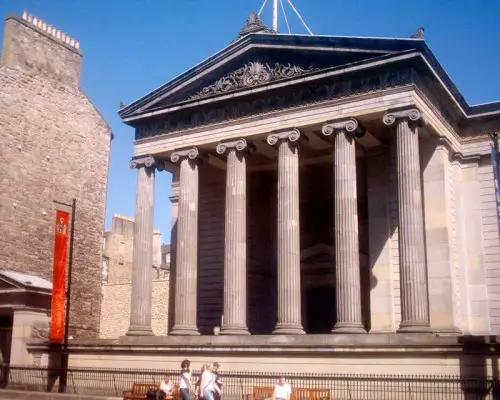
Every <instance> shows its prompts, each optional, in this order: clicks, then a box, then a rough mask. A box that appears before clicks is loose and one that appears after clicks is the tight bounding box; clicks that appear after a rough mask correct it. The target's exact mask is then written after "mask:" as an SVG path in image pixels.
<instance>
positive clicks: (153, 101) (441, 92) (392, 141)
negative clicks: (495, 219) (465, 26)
mask: <svg viewBox="0 0 500 400" xmlns="http://www.w3.org/2000/svg"><path fill="white" fill-rule="evenodd" d="M255 17H256V16H251V17H249V20H248V21H247V24H246V25H245V27H244V28H243V29H242V33H241V36H240V38H239V39H238V40H237V41H235V42H233V43H232V44H231V45H229V46H228V47H227V48H226V49H224V50H223V51H222V52H221V53H218V54H217V55H215V56H213V57H212V58H210V59H208V60H207V61H205V62H204V63H202V64H200V65H199V66H197V67H195V68H194V69H193V70H191V71H188V72H186V73H185V74H184V75H181V76H180V77H179V78H177V79H176V80H174V81H172V82H169V83H167V84H166V85H164V86H162V87H160V88H159V89H157V90H156V91H154V92H152V93H150V94H148V95H146V96H144V97H143V98H141V99H139V100H138V101H136V102H134V103H132V104H131V105H129V106H126V107H125V108H123V109H122V110H121V111H120V115H121V116H122V118H123V120H124V121H125V122H126V123H127V124H129V125H131V126H133V127H135V129H136V142H135V146H134V157H133V159H132V162H131V166H132V167H134V168H137V169H138V181H137V217H136V220H137V221H138V223H137V224H136V235H137V238H139V240H135V241H134V246H135V247H134V271H135V272H134V283H133V294H132V313H131V323H130V330H129V332H128V335H130V336H134V335H135V336H144V335H150V334H151V327H150V325H151V317H150V315H151V300H150V298H151V289H150V288H149V287H148V282H149V279H148V277H147V274H148V273H150V268H149V269H148V268H147V267H146V266H147V265H149V264H151V261H150V258H151V251H150V250H149V249H150V248H151V246H152V244H151V243H150V242H151V237H152V235H151V234H150V231H151V230H152V229H153V228H152V218H153V215H154V207H155V206H156V207H165V206H167V205H165V204H161V205H158V204H156V205H155V204H153V201H152V199H153V197H154V177H155V171H158V170H166V171H169V172H171V173H172V174H173V176H174V179H173V184H172V197H171V202H172V249H173V250H172V267H171V268H172V276H171V278H172V279H171V282H172V287H171V293H172V294H173V295H172V298H171V301H170V303H171V304H170V308H171V312H170V313H169V318H170V325H171V327H170V328H171V329H170V330H169V335H174V336H176V335H193V336H197V335H200V334H201V335H213V334H214V333H217V332H220V334H221V335H227V336H231V335H303V334H312V333H314V334H318V333H323V334H333V335H335V334H344V335H345V334H347V335H350V334H366V333H370V334H373V333H391V334H394V335H397V334H402V333H410V334H411V333H418V334H423V333H427V334H431V333H434V334H452V335H456V334H460V333H475V332H476V333H479V332H481V331H484V329H486V326H488V324H489V322H488V321H489V315H487V314H488V312H487V311H479V304H480V303H478V301H480V300H479V297H477V293H478V292H477V290H478V288H480V287H484V289H485V290H489V289H487V285H486V282H485V281H484V279H483V280H481V279H482V278H478V276H477V275H475V276H474V277H472V276H471V272H470V270H469V266H468V264H467V261H466V260H467V259H471V260H472V259H475V260H477V259H478V258H477V255H478V248H477V247H474V248H471V247H470V245H469V244H470V243H471V240H472V241H473V240H474V239H473V238H472V237H471V235H472V233H471V232H473V230H474V229H476V231H477V229H479V230H481V229H484V228H481V223H482V222H481V217H480V215H476V216H472V215H470V212H469V211H465V210H466V209H467V200H465V197H463V196H467V194H466V193H465V192H464V188H465V186H466V185H467V182H469V181H468V180H467V179H468V178H465V175H463V174H464V173H465V174H467V177H468V176H469V175H468V174H469V173H470V171H473V170H478V168H481V165H482V164H481V163H483V161H481V160H483V158H482V157H483V153H484V150H481V144H480V143H485V141H486V140H487V137H486V136H485V134H486V133H487V131H488V130H489V129H492V128H493V127H495V126H497V125H498V122H499V120H498V116H496V117H491V115H490V114H488V115H489V116H488V117H487V118H486V117H484V119H482V120H481V118H483V117H481V116H480V115H481V110H482V109H480V108H481V107H480V106H477V107H478V108H476V109H475V110H476V111H474V113H475V115H477V116H472V114H471V113H472V111H471V110H473V109H474V106H468V105H467V104H466V103H465V102H464V100H463V98H462V97H461V96H459V95H458V94H457V93H458V91H457V89H456V88H455V87H454V86H453V84H452V83H451V81H450V80H449V78H448V77H447V76H446V74H445V73H444V71H443V70H442V69H441V67H440V66H439V64H438V63H437V61H436V60H435V58H434V56H433V55H432V53H431V52H430V50H429V49H428V47H427V46H426V44H425V42H424V41H423V40H422V39H421V38H417V39H397V40H395V39H375V38H340V37H314V36H308V37H293V39H292V36H289V35H280V34H276V33H274V32H270V31H269V30H266V29H265V27H263V25H262V23H261V22H260V21H259V20H258V18H255ZM437 99H439V101H438V100H437ZM495 112H496V111H495ZM495 115H496V114H495ZM480 120H481V121H482V122H480ZM468 143H477V146H476V145H469V144H468ZM482 152H483V153H482ZM485 154H486V153H485ZM485 154H484V155H485ZM465 171H467V172H465ZM467 213H469V214H467ZM467 215H469V216H467ZM466 220H467V221H469V222H466ZM468 223H470V229H471V230H470V231H468V229H465V225H466V224H468ZM460 248H463V252H462V253H460V251H459V249H460ZM480 268H483V267H480ZM478 279H479V280H478ZM472 281H474V283H473V284H472V283H471V282H472ZM479 290H481V289H479ZM481 301H483V303H482V304H483V305H485V306H486V309H488V307H489V306H488V305H487V304H486V303H485V302H484V299H483V300H481ZM488 329H490V328H488Z"/></svg>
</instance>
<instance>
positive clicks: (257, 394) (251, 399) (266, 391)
mask: <svg viewBox="0 0 500 400" xmlns="http://www.w3.org/2000/svg"><path fill="white" fill-rule="evenodd" d="M273 393H274V388H273V387H267V386H254V387H253V390H252V394H247V395H245V400H265V399H270V398H271V397H273Z"/></svg>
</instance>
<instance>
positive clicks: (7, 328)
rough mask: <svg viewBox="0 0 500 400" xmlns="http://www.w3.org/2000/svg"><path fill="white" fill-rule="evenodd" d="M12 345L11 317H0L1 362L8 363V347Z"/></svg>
mask: <svg viewBox="0 0 500 400" xmlns="http://www.w3.org/2000/svg"><path fill="white" fill-rule="evenodd" d="M11 345H12V317H0V352H1V353H2V358H3V362H4V363H5V364H9V363H10V347H11Z"/></svg>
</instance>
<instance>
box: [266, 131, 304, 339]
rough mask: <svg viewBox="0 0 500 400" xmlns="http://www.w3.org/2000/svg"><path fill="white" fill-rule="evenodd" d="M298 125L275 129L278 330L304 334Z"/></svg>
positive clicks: (273, 138)
mask: <svg viewBox="0 0 500 400" xmlns="http://www.w3.org/2000/svg"><path fill="white" fill-rule="evenodd" d="M299 139H300V132H299V131H298V130H296V129H294V130H291V131H290V130H289V131H283V132H276V133H272V134H271V135H269V136H268V138H267V142H268V144H270V145H277V146H278V313H277V314H278V315H277V317H278V318H277V324H276V328H275V329H274V332H273V333H275V334H303V333H304V330H303V328H302V322H301V291H300V215H299V153H298V141H299Z"/></svg>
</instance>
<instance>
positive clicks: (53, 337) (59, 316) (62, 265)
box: [50, 210, 69, 343]
mask: <svg viewBox="0 0 500 400" xmlns="http://www.w3.org/2000/svg"><path fill="white" fill-rule="evenodd" d="M68 237H69V213H67V212H66V211H60V210H56V226H55V233H54V272H53V278H52V304H51V316H50V341H51V342H57V343H62V341H63V339H64V309H65V303H66V264H67V252H68Z"/></svg>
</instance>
